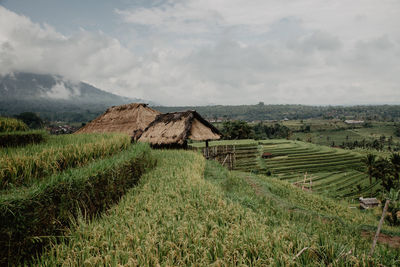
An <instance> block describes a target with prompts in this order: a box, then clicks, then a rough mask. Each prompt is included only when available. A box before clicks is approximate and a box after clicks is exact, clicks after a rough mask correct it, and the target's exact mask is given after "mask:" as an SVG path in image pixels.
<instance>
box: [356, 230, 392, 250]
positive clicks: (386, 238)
mask: <svg viewBox="0 0 400 267" xmlns="http://www.w3.org/2000/svg"><path fill="white" fill-rule="evenodd" d="M361 236H362V237H365V238H369V239H372V238H373V237H374V236H375V233H374V232H370V231H362V232H361ZM378 242H379V243H381V244H386V245H388V246H389V247H391V248H400V236H391V235H386V234H382V233H380V234H379V237H378Z"/></svg>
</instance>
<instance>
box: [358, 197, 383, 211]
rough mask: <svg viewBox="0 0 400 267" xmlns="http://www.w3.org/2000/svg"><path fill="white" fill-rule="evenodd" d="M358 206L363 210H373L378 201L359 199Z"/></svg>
mask: <svg viewBox="0 0 400 267" xmlns="http://www.w3.org/2000/svg"><path fill="white" fill-rule="evenodd" d="M359 200H360V206H361V208H363V209H368V208H371V207H372V208H373V207H376V206H378V205H379V201H378V200H377V199H376V198H363V197H360V198H359Z"/></svg>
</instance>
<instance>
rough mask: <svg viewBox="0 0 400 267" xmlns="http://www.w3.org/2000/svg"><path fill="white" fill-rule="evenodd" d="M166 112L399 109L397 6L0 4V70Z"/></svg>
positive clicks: (273, 1)
mask: <svg viewBox="0 0 400 267" xmlns="http://www.w3.org/2000/svg"><path fill="white" fill-rule="evenodd" d="M12 71H27V72H35V73H52V74H60V75H64V76H66V77H67V78H68V79H71V80H81V81H85V82H88V83H90V84H92V85H94V86H96V87H98V88H101V89H103V90H106V91H109V92H113V93H116V94H119V95H123V96H128V97H137V98H143V99H148V100H152V101H155V102H158V103H161V104H164V105H207V104H256V103H258V102H260V101H264V102H265V103H266V104H311V105H338V104H339V105H342V104H344V105H347V104H382V103H388V104H393V103H397V104H399V103H400V1H399V0H352V1H348V0H336V1H332V0H186V1H180V0H177V1H168V0H137V1H128V0H117V1H109V0H80V1H78V0H69V1H61V0H35V1H32V0H18V1H15V0H8V1H7V0H5V1H0V74H5V73H9V72H12Z"/></svg>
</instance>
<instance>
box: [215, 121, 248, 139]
mask: <svg viewBox="0 0 400 267" xmlns="http://www.w3.org/2000/svg"><path fill="white" fill-rule="evenodd" d="M221 131H222V134H223V137H224V139H227V140H233V139H250V138H253V136H254V132H253V130H252V128H251V126H250V125H249V124H248V123H247V122H245V121H226V122H224V123H223V124H222V130H221Z"/></svg>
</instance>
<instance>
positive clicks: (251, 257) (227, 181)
mask: <svg viewBox="0 0 400 267" xmlns="http://www.w3.org/2000/svg"><path fill="white" fill-rule="evenodd" d="M154 154H155V156H156V158H157V160H158V165H157V167H156V168H155V169H154V170H153V171H151V172H149V173H147V174H146V175H144V176H143V177H142V179H141V181H140V184H139V186H137V187H135V188H133V189H131V190H130V191H129V192H128V193H127V194H126V195H125V196H124V197H123V198H122V200H121V201H120V202H119V203H118V205H116V206H114V207H113V208H112V209H110V210H109V211H108V212H107V213H106V214H104V215H103V216H102V217H101V218H98V219H96V220H94V221H92V222H87V221H85V220H84V218H82V219H80V220H78V221H77V222H76V225H75V227H74V228H73V229H71V231H70V232H69V233H68V240H66V241H65V242H57V243H56V244H54V245H53V247H52V248H51V249H50V250H49V251H48V252H47V253H45V254H44V255H42V256H41V257H40V258H37V259H36V262H35V264H36V265H39V266H60V265H62V266H119V265H127V266H158V265H159V266H188V265H196V266H205V265H214V266H236V265H246V266H248V265H249V266H271V265H272V266H289V265H290V266H328V265H329V264H332V265H339V266H344V265H348V266H350V265H351V266H352V265H371V266H372V265H378V264H384V265H398V264H399V263H400V262H399V258H400V254H399V253H400V252H399V250H395V249H389V248H387V247H386V246H384V245H381V244H378V246H377V249H376V252H375V254H374V256H373V257H371V258H369V257H368V255H367V254H368V252H369V248H370V240H367V239H364V238H362V237H361V230H363V229H371V228H373V227H374V226H375V224H376V223H377V220H376V217H375V214H373V213H371V212H369V211H368V212H365V213H362V212H360V211H357V210H351V209H349V208H348V207H347V206H346V205H344V204H343V203H340V202H339V203H338V202H335V201H333V200H330V199H327V198H324V197H323V196H318V195H315V194H307V193H305V192H302V191H301V190H298V189H297V188H294V187H293V186H292V185H290V184H288V183H286V182H284V181H279V180H276V179H273V178H268V177H266V176H261V175H254V174H249V173H242V172H228V171H227V170H226V169H224V168H221V166H219V165H218V164H216V163H215V162H207V163H206V162H205V160H204V158H203V157H202V156H201V155H199V154H196V153H194V152H183V151H155V152H154ZM384 231H386V232H390V231H392V232H393V231H394V230H393V229H391V228H388V227H387V226H385V228H384ZM395 233H397V234H398V229H397V232H395ZM305 247H310V248H311V249H309V250H306V251H305V252H304V253H302V254H301V255H299V256H298V257H296V256H295V255H296V254H298V253H299V251H301V250H302V249H303V248H305ZM349 252H350V253H349ZM347 253H349V254H348V255H346V254H347Z"/></svg>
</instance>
